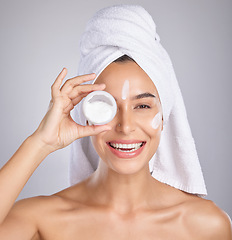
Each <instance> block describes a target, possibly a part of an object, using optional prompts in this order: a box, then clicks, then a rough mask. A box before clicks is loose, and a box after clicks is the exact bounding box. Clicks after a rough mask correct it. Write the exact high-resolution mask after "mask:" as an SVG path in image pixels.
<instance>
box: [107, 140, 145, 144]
mask: <svg viewBox="0 0 232 240" xmlns="http://www.w3.org/2000/svg"><path fill="white" fill-rule="evenodd" d="M141 142H146V141H143V140H133V139H131V140H121V139H120V140H112V141H108V142H107V143H118V144H133V143H141Z"/></svg>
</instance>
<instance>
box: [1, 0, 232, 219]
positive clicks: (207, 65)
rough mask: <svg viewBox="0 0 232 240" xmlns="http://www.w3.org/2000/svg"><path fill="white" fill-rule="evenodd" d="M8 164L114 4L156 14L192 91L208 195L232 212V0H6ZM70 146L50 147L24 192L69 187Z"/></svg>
mask: <svg viewBox="0 0 232 240" xmlns="http://www.w3.org/2000/svg"><path fill="white" fill-rule="evenodd" d="M0 3H1V6H0V26H1V38H0V49H1V50H0V53H1V54H0V61H1V65H0V76H1V88H0V89H1V90H0V91H1V92H0V104H1V108H0V109H1V118H0V132H1V134H0V141H1V145H0V146H1V159H0V167H1V166H3V165H4V164H5V163H6V161H7V160H8V159H9V158H10V157H11V156H12V155H13V153H14V152H15V151H16V150H17V148H18V147H19V146H20V144H21V143H22V142H23V141H24V139H25V138H26V137H27V136H29V135H30V134H32V133H33V131H34V130H35V129H36V128H37V126H38V124H39V123H40V121H41V119H42V118H43V116H44V114H45V113H46V110H47V107H48V104H49V101H50V86H51V84H52V83H53V81H54V79H55V78H56V76H57V74H58V73H59V72H60V71H61V70H62V68H63V67H66V68H67V69H68V76H67V78H70V77H74V76H76V73H77V66H78V59H79V48H78V41H79V38H80V36H81V34H82V32H83V30H84V27H85V24H86V22H87V20H88V19H89V18H90V17H92V15H93V14H94V13H95V12H96V11H97V10H99V9H101V8H103V7H107V6H110V5H113V4H119V3H127V4H140V5H142V6H143V7H144V8H145V9H147V10H148V12H149V13H150V14H151V15H152V16H153V19H154V21H155V22H156V25H157V32H158V34H159V35H160V37H161V43H162V45H163V46H164V47H165V48H166V50H167V51H168V53H169V55H170V57H171V59H172V61H173V65H174V68H175V71H176V75H177V78H178V81H179V84H180V87H181V91H182V94H183V97H184V101H185V105H186V109H187V114H188V119H189V123H190V127H191V129H192V133H193V136H194V139H195V142H196V147H197V151H198V155H199V159H200V162H201V166H202V169H203V173H204V177H205V181H206V185H207V189H208V197H207V198H208V199H211V200H213V201H214V202H215V203H216V204H217V205H218V206H219V207H220V208H222V209H224V210H225V211H226V212H227V213H228V214H229V215H230V216H232V206H231V203H232V191H231V182H232V175H231V170H232V163H231V155H232V145H231V142H232V126H231V117H232V116H231V113H232V108H231V103H232V101H231V100H232V94H231V75H232V67H231V54H232V51H231V50H232V47H231V37H232V27H231V23H232V1H231V0H220V1H218V0H187V1H186V0H162V1H161V0H141V1H139V0H138V1H129V0H127V1H126V0H125V1H119V0H98V1H88V0H85V1H78V0H75V1H74V0H73V1H72V0H65V1H62V0H46V1H45V0H40V1H35V0H28V1H26V0H21V1H17V0H14V1H13V0H1V1H0ZM69 156H70V148H69V147H67V148H65V149H62V150H59V151H57V152H55V153H53V154H51V155H49V156H48V157H47V158H46V159H45V160H44V162H43V163H42V164H41V165H40V166H39V167H38V169H37V170H36V171H35V173H34V174H33V176H32V177H31V178H30V180H29V181H28V183H27V184H26V186H25V187H24V189H23V191H22V192H21V194H20V196H19V198H18V199H21V198H26V197H31V196H36V195H50V194H53V193H55V192H57V191H59V190H62V189H63V188H66V187H68V161H69Z"/></svg>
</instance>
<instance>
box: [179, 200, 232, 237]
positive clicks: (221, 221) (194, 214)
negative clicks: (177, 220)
mask: <svg viewBox="0 0 232 240" xmlns="http://www.w3.org/2000/svg"><path fill="white" fill-rule="evenodd" d="M184 220H185V221H184V222H185V225H186V227H187V229H188V230H189V232H190V233H191V234H192V236H196V239H205V240H206V239H210V240H213V239H215V240H216V239H217V240H218V239H223V240H227V239H228V240H231V239H232V229H231V221H230V218H229V216H228V215H227V214H226V213H225V212H224V211H223V210H221V209H220V208H219V207H218V206H217V205H216V204H215V203H214V202H212V201H210V200H206V199H201V198H199V199H197V200H196V199H194V200H193V201H188V202H187V203H186V211H185V214H184Z"/></svg>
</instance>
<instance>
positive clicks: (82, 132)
mask: <svg viewBox="0 0 232 240" xmlns="http://www.w3.org/2000/svg"><path fill="white" fill-rule="evenodd" d="M111 129H112V127H111V126H109V125H107V124H105V125H91V126H89V125H87V126H80V127H79V129H78V133H79V134H78V135H79V136H78V138H82V137H87V136H94V135H97V134H99V133H101V132H105V131H109V130H111Z"/></svg>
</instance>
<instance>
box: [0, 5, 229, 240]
mask: <svg viewBox="0 0 232 240" xmlns="http://www.w3.org/2000/svg"><path fill="white" fill-rule="evenodd" d="M118 9H119V10H120V11H119V12H118V11H117V10H118ZM124 9H126V10H128V9H129V10H130V11H131V12H133V13H136V14H134V16H135V15H137V13H138V12H136V11H137V10H136V9H138V10H139V11H143V10H142V9H141V8H140V7H135V6H124V5H123V6H119V7H116V8H108V9H106V10H103V12H99V15H98V14H97V16H101V17H102V16H103V18H104V19H105V17H104V14H103V15H102V13H105V12H107V11H109V12H110V13H111V15H110V16H113V14H116V15H117V18H119V16H120V13H122V11H123V10H124ZM109 12H108V13H109ZM123 16H124V15H123ZM100 19H101V18H100ZM95 20H96V19H95ZM98 20H99V19H98ZM132 22H133V21H132ZM93 23H94V22H91V21H90V22H89V24H90V25H89V26H93V25H94V24H93ZM98 23H100V25H101V28H103V29H104V27H103V26H104V24H102V22H101V21H100V22H98ZM136 23H138V22H136ZM137 25H138V24H137ZM109 26H110V28H111V30H112V28H114V26H115V25H114V24H111V25H109ZM87 29H90V28H87ZM93 32H94V31H93ZM104 32H107V31H104ZM131 32H132V31H131ZM95 34H96V35H97V32H95ZM119 35H123V34H122V33H121V34H119ZM84 36H85V37H87V38H88V39H90V40H91V44H92V45H91V44H90V45H91V46H92V49H91V48H89V47H87V48H85V50H86V49H88V51H90V52H88V51H86V52H85V51H84V47H83V46H82V48H81V49H82V59H81V62H80V69H82V70H83V71H87V69H86V68H88V67H90V66H94V64H90V65H86V62H88V61H89V62H91V59H92V58H88V57H90V56H91V54H93V56H95V57H94V59H95V60H96V54H97V52H96V50H99V51H100V52H101V53H102V54H101V56H99V58H100V57H101V58H102V59H101V60H99V59H98V60H97V62H98V63H99V65H98V64H96V65H95V66H97V67H96V69H95V70H96V71H90V70H89V69H88V71H89V73H91V72H94V73H93V74H82V75H79V76H77V77H75V78H73V79H69V80H67V81H66V82H65V83H64V84H63V85H62V81H63V80H64V78H65V76H66V74H67V69H65V68H64V69H63V70H62V72H61V73H60V74H59V76H58V77H57V79H56V80H55V82H54V84H53V85H52V91H51V93H52V99H51V102H50V107H49V109H48V112H47V114H46V115H45V117H44V118H43V120H42V121H41V124H40V125H39V127H38V129H37V130H36V131H35V132H34V133H33V134H32V135H31V136H29V137H28V138H27V139H26V140H25V141H24V143H23V144H22V145H21V146H20V148H19V149H18V150H17V151H16V153H15V154H14V155H13V156H12V158H11V159H10V160H9V161H8V162H7V163H6V165H5V166H4V167H3V168H2V169H1V172H0V191H1V204H0V238H1V239H92V238H94V239H225V240H226V239H232V235H231V225H230V221H229V219H228V217H227V216H226V214H225V213H224V212H223V211H222V210H220V209H219V208H218V207H217V206H216V205H215V204H214V203H213V202H211V201H209V200H205V199H202V198H200V197H199V196H197V195H204V187H202V188H197V187H195V185H194V183H192V182H191V181H188V180H187V179H186V182H187V183H188V184H186V186H183V187H181V185H180V184H177V185H178V186H177V185H175V184H174V183H171V182H168V180H167V179H168V178H167V179H166V180H167V181H166V180H165V181H163V182H162V181H161V180H157V179H156V178H155V177H153V173H152V175H151V174H150V168H149V164H150V160H151V159H152V158H153V156H154V155H155V154H156V153H157V151H158V149H159V147H160V144H161V142H160V141H161V139H162V134H163V133H165V134H166V135H164V136H168V135H167V132H165V131H167V128H168V127H171V126H170V125H169V123H170V122H171V120H172V117H173V116H174V115H175V116H178V115H177V113H178V112H175V111H173V110H172V111H171V110H170V112H171V114H172V115H171V114H170V116H169V117H167V116H168V114H167V113H168V111H167V109H168V105H167V102H168V101H169V98H168V96H169V95H168V96H167V98H166V99H167V101H166V102H165V101H164V99H165V97H164V96H165V94H167V92H168V90H167V89H166V88H162V83H160V82H159V81H158V80H159V78H158V77H159V75H158V74H157V79H156V83H157V85H156V84H154V81H155V80H154V79H153V78H150V76H152V72H150V71H149V67H147V68H146V66H145V67H144V68H145V69H147V72H146V71H144V69H143V68H142V67H141V66H143V63H142V61H140V56H142V55H143V53H142V52H139V54H138V55H136V53H132V50H131V51H130V49H129V48H126V47H125V48H123V45H120V47H119V46H118V45H117V46H118V47H119V48H120V54H119V55H120V57H118V56H116V54H115V55H114V56H113V57H112V59H113V58H114V59H113V60H112V59H108V58H105V56H104V54H105V53H103V51H102V49H101V48H100V49H99V48H98V47H96V46H93V42H94V41H92V39H91V38H89V35H88V31H87V32H86V33H85V34H84ZM83 39H84V38H83ZM98 39H99V38H98ZM102 39H104V40H105V39H106V38H102ZM102 39H101V40H102ZM156 39H158V36H157V35H156ZM107 41H108V40H107ZM116 41H117V42H120V41H118V39H116ZM122 42H123V41H122ZM95 43H96V41H95ZM156 44H157V43H155V48H156V47H157V45H156ZM130 45H133V43H131V44H130ZM149 45H150V44H148V46H149ZM99 46H102V45H99ZM104 46H106V45H104ZM111 46H113V48H107V51H106V54H105V55H106V56H112V54H111V53H110V50H113V53H115V52H116V53H118V49H117V51H115V49H114V45H113V44H111ZM133 47H134V46H132V49H134V48H133ZM149 47H150V46H149ZM159 47H160V46H159ZM126 49H129V50H128V54H124V53H125V52H126ZM160 49H161V48H160ZM141 50H143V49H142V45H141ZM144 50H146V49H144ZM139 51H140V49H139ZM162 51H163V50H162ZM84 53H85V54H86V56H84ZM130 53H131V54H130ZM159 53H160V52H157V53H155V56H159ZM133 54H134V58H135V59H136V60H137V61H135V59H134V58H133ZM152 54H153V53H152V52H151V53H150V55H152ZM129 55H130V56H129ZM150 55H149V56H150ZM87 56H88V57H87ZM160 57H161V58H158V60H157V62H158V63H157V64H155V65H154V64H153V62H152V64H153V65H152V64H151V65H152V67H153V68H154V66H155V67H156V69H158V70H157V72H159V73H160V76H163V75H164V76H169V75H165V71H166V70H163V69H166V67H165V64H163V62H162V61H159V60H160V59H162V57H164V55H161V56H160ZM145 58H146V56H145V57H144V61H145ZM105 59H106V60H107V61H106V60H105ZM104 61H105V62H104ZM151 61H152V60H151ZM138 62H140V64H138ZM145 62H146V61H145ZM148 62H149V61H148ZM148 62H147V65H149V63H148ZM92 63H94V61H92ZM102 63H104V64H102ZM167 65H168V68H169V69H170V67H171V65H169V64H167ZM159 67H160V69H159ZM98 68H99V69H98ZM97 69H98V70H97ZM79 73H80V71H79ZM95 73H97V74H95ZM147 73H149V74H150V75H148V74H147ZM93 80H95V82H94V84H88V83H90V82H93ZM83 83H87V84H83ZM169 83H170V82H169ZM174 83H175V82H173V89H175V85H174ZM171 84H172V83H171ZM61 85H62V86H61ZM126 85H127V86H129V87H128V88H126V91H125V86H126ZM96 90H105V91H107V92H109V93H110V94H111V95H112V96H113V97H114V98H115V99H116V102H117V107H118V111H117V114H116V116H115V118H114V119H113V120H112V121H111V122H110V123H109V124H106V125H102V126H89V125H88V123H87V125H86V126H82V125H79V124H77V123H76V122H75V121H74V120H73V119H72V118H71V116H70V111H71V110H72V109H73V108H74V106H80V104H79V103H80V101H81V100H82V99H83V98H84V97H85V96H87V94H89V93H90V92H92V91H96ZM175 90H177V89H175ZM177 92H178V91H177ZM170 94H171V93H170ZM176 99H178V98H176ZM176 102H178V101H177V100H176ZM179 103H180V104H181V102H179ZM178 106H180V105H178ZM170 109H173V105H172V108H170ZM177 109H178V108H177ZM179 110H180V109H179ZM182 110H183V109H182ZM170 112H169V113H170ZM174 113H175V114H174ZM160 116H162V117H160ZM182 118H183V119H184V118H185V117H184V116H183V117H182ZM183 119H182V120H183ZM164 123H165V124H164ZM182 123H185V122H184V120H183V122H182ZM177 125H178V123H177ZM181 126H183V125H181ZM172 130H174V128H173V129H172ZM178 130H179V131H177V130H176V132H173V134H176V133H177V132H178V133H179V132H181V129H178ZM185 130H186V129H185ZM181 133H182V132H181ZM88 136H91V141H92V144H93V146H94V148H95V150H96V152H97V154H98V156H99V164H98V166H97V170H96V171H94V173H93V174H90V176H88V177H87V178H86V176H87V175H89V174H87V173H86V172H84V174H83V175H82V176H81V178H83V180H82V181H80V182H79V183H78V184H75V185H73V186H71V187H69V188H67V189H65V190H63V191H61V192H59V193H56V194H54V195H52V196H46V197H44V196H39V197H34V198H30V199H24V200H21V201H18V202H17V203H16V204H14V202H15V200H16V198H17V196H18V194H19V193H20V191H21V190H22V188H23V186H24V185H25V183H26V182H27V180H28V179H29V177H30V176H31V174H32V173H33V172H34V171H35V169H36V168H37V166H38V165H39V164H40V163H41V162H42V161H43V160H44V159H45V158H46V156H47V155H48V154H50V153H51V152H54V151H56V150H58V149H60V148H64V147H66V146H67V145H69V144H70V143H72V142H73V144H74V143H76V146H80V145H83V146H82V148H84V143H83V142H81V141H79V140H82V139H86V138H83V137H88ZM185 137H186V135H185ZM75 140H76V141H75ZM164 140H165V139H164ZM74 141H75V142H74ZM189 145H190V144H189ZM165 147H166V149H165V150H168V148H167V147H170V146H165ZM73 149H74V150H75V149H76V148H75V145H74V148H73ZM174 150H175V151H176V152H178V150H179V149H174ZM83 152H84V150H83ZM83 152H80V153H79V152H75V154H77V155H81V154H82V153H83ZM160 152H161V153H162V149H160ZM170 153H171V150H170ZM89 155H90V156H91V155H92V153H89ZM177 155H178V154H177ZM75 156H76V155H74V157H75ZM81 156H82V155H81ZM161 156H162V154H161ZM170 156H171V155H170ZM179 157H180V158H181V156H179ZM83 158H84V155H83ZM163 159H164V160H165V156H164V158H163ZM80 160H81V159H78V160H77V161H76V162H77V163H80V164H82V163H81V161H80ZM89 160H90V161H91V159H89ZM187 160H188V161H191V159H190V158H189V159H187ZM80 166H81V167H80V169H81V170H82V171H83V170H84V169H83V165H80ZM86 166H87V165H86ZM183 166H187V165H183ZM191 166H194V168H195V165H194V164H193V163H192V165H191ZM196 166H197V165H196ZM74 167H75V166H74ZM75 172H76V171H75ZM75 172H74V173H72V175H71V177H72V179H74V174H75ZM154 172H155V173H156V171H155V168H154ZM184 174H185V173H183V175H184ZM188 174H189V175H191V173H189V172H188ZM79 176H80V175H79ZM157 178H158V177H157ZM177 179H180V180H179V183H181V182H182V178H181V177H178V178H177ZM189 179H191V176H190V177H189ZM77 180H78V177H77V178H76V179H74V180H73V181H77ZM177 182H178V181H177ZM166 183H167V184H166ZM187 186H188V187H187ZM191 186H193V188H191ZM182 188H183V189H182ZM195 189H196V190H195ZM193 193H194V194H193ZM2 196H4V197H2Z"/></svg>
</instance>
